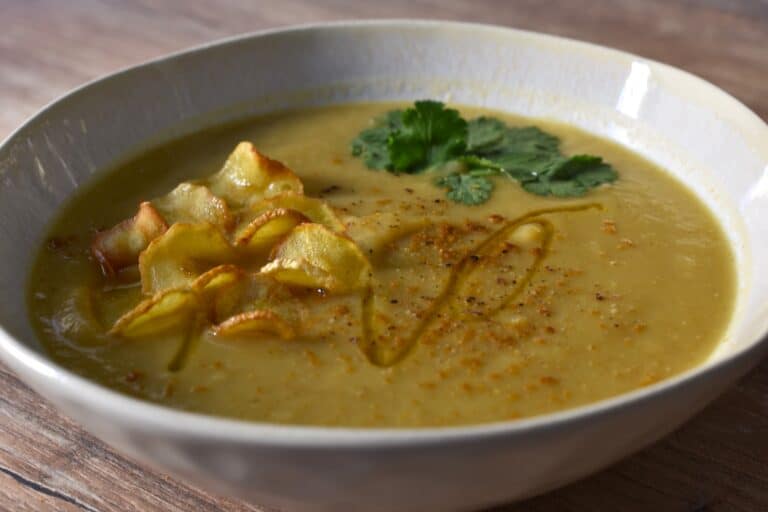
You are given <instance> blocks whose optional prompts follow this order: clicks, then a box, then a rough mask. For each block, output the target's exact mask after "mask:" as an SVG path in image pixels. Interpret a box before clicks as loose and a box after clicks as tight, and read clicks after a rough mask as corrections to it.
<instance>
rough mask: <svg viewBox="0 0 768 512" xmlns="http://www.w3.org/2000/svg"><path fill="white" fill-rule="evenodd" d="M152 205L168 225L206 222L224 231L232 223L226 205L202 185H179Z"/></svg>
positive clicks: (153, 201)
mask: <svg viewBox="0 0 768 512" xmlns="http://www.w3.org/2000/svg"><path fill="white" fill-rule="evenodd" d="M152 204H153V205H154V206H155V208H157V210H158V211H159V212H160V213H161V214H162V216H163V217H164V218H165V220H166V222H168V224H175V223H176V222H188V223H194V222H208V223H210V224H213V225H214V226H218V227H220V228H222V229H224V230H226V229H228V228H229V227H230V226H231V225H232V221H233V219H232V216H231V215H230V212H229V207H228V206H227V203H226V202H224V200H223V199H221V198H220V197H216V196H215V195H213V192H211V191H210V189H209V188H208V187H206V186H203V185H195V184H193V183H181V184H180V185H179V186H177V187H176V188H175V189H173V190H172V191H170V192H169V193H168V194H166V195H164V196H163V197H159V198H157V199H154V200H152Z"/></svg>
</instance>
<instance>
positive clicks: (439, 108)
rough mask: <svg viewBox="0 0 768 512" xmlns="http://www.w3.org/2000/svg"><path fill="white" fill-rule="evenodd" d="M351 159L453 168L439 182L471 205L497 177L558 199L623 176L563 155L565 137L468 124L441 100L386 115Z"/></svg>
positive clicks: (495, 122) (499, 124)
mask: <svg viewBox="0 0 768 512" xmlns="http://www.w3.org/2000/svg"><path fill="white" fill-rule="evenodd" d="M352 154H353V155H354V156H358V157H361V158H362V159H363V160H364V161H365V164H366V165H367V166H368V167H369V168H372V169H386V170H388V171H390V172H407V173H418V172H422V171H425V170H427V169H432V170H435V171H436V172H438V171H442V172H443V173H444V172H446V171H449V170H450V171H453V172H451V174H449V175H447V176H444V177H443V178H440V179H439V180H437V182H436V183H437V184H438V185H439V186H441V187H444V188H446V189H448V197H449V198H450V199H452V200H454V201H456V202H459V203H464V204H480V203H482V202H484V201H486V200H487V199H488V197H490V194H491V191H492V190H493V182H492V181H491V180H490V179H489V178H490V177H492V176H497V175H505V176H508V177H510V178H513V179H515V180H517V181H518V182H520V185H521V186H522V187H523V189H524V190H526V191H528V192H530V193H532V194H537V195H541V196H556V197H578V196H582V195H584V194H586V193H587V192H588V191H589V190H590V189H592V188H594V187H597V186H599V185H602V184H604V183H611V182H613V181H615V180H616V179H617V177H618V175H617V173H616V171H615V170H614V169H613V167H611V166H610V165H609V164H608V163H606V162H604V161H603V159H602V158H600V157H598V156H592V155H576V156H572V157H567V156H564V155H563V154H562V153H561V152H560V140H559V139H558V138H557V137H555V136H554V135H551V134H548V133H546V132H544V131H542V130H540V129H539V128H536V127H535V126H526V127H509V126H507V125H506V124H505V123H504V122H503V121H500V120H499V119H495V118H492V117H485V116H483V117H478V118H477V119H473V120H471V121H469V122H466V121H465V120H464V119H462V118H461V116H460V115H459V113H458V112H457V111H456V110H453V109H449V108H446V107H445V105H444V104H442V103H440V102H438V101H417V102H415V103H414V106H413V107H412V108H409V109H406V110H405V111H400V110H395V111H392V112H389V113H388V114H386V115H385V116H382V117H381V118H379V119H378V120H377V121H376V124H375V125H374V126H373V127H372V128H369V129H367V130H364V131H362V132H361V133H360V135H358V137H357V138H356V139H355V140H354V141H352ZM446 164H447V165H446Z"/></svg>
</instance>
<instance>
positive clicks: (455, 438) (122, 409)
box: [0, 18, 768, 449]
mask: <svg viewBox="0 0 768 512" xmlns="http://www.w3.org/2000/svg"><path fill="white" fill-rule="evenodd" d="M365 27H374V28H404V27H410V28H424V29H434V28H448V29H452V30H462V29H463V30H467V29H470V30H474V31H485V32H486V33H498V34H500V35H503V34H504V33H512V34H516V35H518V36H521V37H524V38H529V39H532V40H537V41H540V42H547V43H550V44H555V45H558V46H559V47H561V48H564V49H566V50H570V51H573V50H576V51H582V52H592V53H598V54H600V55H601V56H604V57H612V58H614V59H621V60H627V61H630V62H631V61H633V60H638V61H642V62H643V63H645V64H648V65H649V66H651V67H652V68H654V70H655V71H657V72H659V73H662V74H666V75H671V76H673V77H674V78H676V79H678V80H683V81H685V83H686V84H688V85H690V86H695V87H697V88H698V89H699V90H703V91H704V92H706V93H708V94H714V95H716V96H718V97H719V99H721V100H723V101H724V102H725V103H724V104H723V105H724V106H727V107H728V109H729V110H730V111H731V112H732V113H733V114H734V116H733V118H734V119H736V120H737V121H738V124H739V125H741V126H743V127H744V128H746V129H747V132H749V131H750V130H755V131H756V133H757V134H758V137H759V138H760V140H762V139H765V140H766V141H768V124H766V123H765V122H764V121H763V120H762V119H761V118H760V117H759V116H758V115H757V114H756V113H754V112H753V111H752V110H750V109H749V108H748V107H747V106H745V105H744V104H743V103H741V102H740V101H739V100H738V99H736V98H735V97H733V96H732V95H731V94H729V93H728V92H726V91H724V90H723V89H721V88H719V87H718V86H716V85H714V84H712V83H711V82H708V81H706V80H704V79H703V78H700V77H698V76H696V75H694V74H692V73H690V72H687V71H685V70H682V69H679V68H676V67H674V66H670V65H667V64H664V63H661V62H658V61H655V60H653V59H648V58H645V57H641V56H638V55H636V54H633V53H630V52H625V51H622V50H617V49H614V48H610V47H606V46H602V45H598V44H595V43H590V42H585V41H580V40H576V39H572V38H566V37H561V36H555V35H551V34H545V33H539V32H533V31H528V30H521V29H516V28H510V27H505V26H500V25H491V24H483V23H471V22H460V21H448V20H428V19H397V18H394V19H364V20H344V21H330V22H317V23H305V24H298V25H287V26H280V27H275V28H269V29H264V30H257V31H253V32H247V33H243V34H237V35H234V36H230V37H225V38H221V39H216V40H213V41H210V42H207V43H203V44H200V45H196V46H192V47H188V48H185V49H182V50H179V51H176V52H172V53H168V54H165V55H162V56H160V57H157V58H152V59H149V60H146V61H143V62H141V63H139V64H136V65H131V66H126V67H124V68H122V69H119V70H118V71H115V72H113V73H109V74H107V75H103V76H100V77H98V78H96V79H94V80H91V81H89V82H86V83H84V84H82V85H80V86H78V87H76V88H74V89H71V90H70V91H68V92H66V93H64V94H62V95H61V96H59V97H57V98H55V99H54V100H52V101H50V102H49V103H47V104H46V105H45V106H43V107H42V108H41V109H39V110H38V111H37V112H36V113H35V114H33V115H32V116H31V117H30V118H28V119H27V120H26V121H25V122H24V123H22V124H21V125H20V126H19V127H18V128H16V129H15V130H13V131H12V132H11V133H10V134H9V135H8V136H7V137H6V138H5V139H4V140H3V141H2V142H0V148H2V147H5V146H6V145H7V144H9V143H10V142H11V141H12V140H13V139H14V138H15V137H16V136H17V135H18V134H19V133H20V132H22V131H23V130H24V129H25V128H27V127H28V126H29V125H31V124H33V123H34V122H36V121H37V120H38V119H39V118H41V117H43V116H44V115H45V114H46V113H47V112H48V110H50V109H51V108H53V107H54V106H55V105H57V104H58V103H60V102H62V101H64V100H66V99H68V98H70V97H72V96H75V95H79V94H80V93H83V92H85V91H87V89H89V88H91V87H94V86H97V85H98V84H100V83H102V82H105V81H107V80H113V79H116V78H118V77H119V76H121V75H123V74H125V73H129V72H131V71H133V70H135V69H139V68H145V67H149V66H154V65H157V64H161V63H163V62H165V61H169V60H172V59H175V58H177V57H180V56H186V55H191V54H196V53H202V52H205V51H206V50H208V49H210V48H213V47H221V46H225V45H230V44H237V43H239V42H241V41H244V40H250V39H257V38H261V37H265V36H270V35H276V34H289V33H298V32H305V31H316V30H326V29H332V30H338V29H346V28H365ZM753 133H755V132H753ZM759 134H762V135H759ZM767 147H768V145H767ZM766 353H768V332H767V333H763V334H762V335H761V336H760V337H758V338H757V339H756V340H752V342H751V343H749V344H748V345H747V346H745V347H743V348H741V349H738V350H736V351H734V352H733V353H730V354H727V355H726V356H724V357H723V358H722V359H721V360H719V361H716V362H714V363H711V364H707V363H706V362H705V363H703V364H699V365H698V366H695V367H693V368H691V369H689V370H687V371H685V372H682V373H680V374H677V375H675V376H673V377H671V378H669V379H665V380H662V381H660V382H658V383H655V384H653V385H650V386H647V387H644V388H639V389H636V390H633V391H630V392H627V393H623V394H620V395H616V396H614V397H610V398H607V399H603V400H599V401H595V402H590V403H587V404H584V405H581V406H577V407H573V408H569V409H565V410H562V411H557V412H552V413H547V414H542V415H538V416H532V417H529V418H523V419H517V420H507V421H497V422H490V423H479V424H468V425H458V426H441V427H416V428H414V427H410V428H394V427H390V428H363V427H333V426H307V425H294V424H280V423H270V422H257V421H250V420H239V419H232V418H227V417H220V416H213V415H208V414H203V413H195V412H188V411H184V410H180V409H174V408H171V407H168V406H164V405H159V404H155V403H152V402H149V401H145V400H142V399H139V398H133V397H131V396H128V395H125V394H122V393H119V392H117V391H113V390H112V389H110V388H107V387H105V386H102V385H101V384H98V383H96V382H94V381H91V380H89V379H86V378H84V377H81V376H79V375H77V374H75V373H74V372H72V371H70V370H68V369H66V368H64V367H63V366H60V365H59V364H57V363H56V362H54V361H53V360H51V359H49V358H48V357H47V356H46V355H45V354H44V353H42V352H37V351H35V350H33V349H31V348H29V347H27V346H26V345H25V344H23V343H22V342H20V341H18V340H16V339H15V338H14V337H13V336H12V335H10V334H9V333H8V332H7V331H6V330H5V328H4V327H3V326H2V325H0V356H1V357H0V358H1V359H3V360H4V361H5V363H6V364H8V365H9V366H10V367H11V368H12V369H13V370H14V371H16V372H17V373H18V374H19V375H21V374H22V371H24V372H31V373H33V374H35V376H36V377H37V378H38V379H41V380H44V381H47V382H48V383H49V384H56V385H57V387H58V388H59V389H61V390H63V391H62V394H63V395H66V396H69V397H73V398H72V400H73V401H77V402H82V403H87V404H89V406H90V407H92V408H94V409H98V410H102V411H109V413H110V415H111V417H112V418H113V419H114V421H120V422H129V423H132V424H135V425H141V426H143V427H145V428H152V429H153V430H156V431H158V432H166V433H172V434H176V435H182V436H187V437H204V438H207V439H215V440H228V441H234V442H246V443H254V444H268V445H275V446H294V447H313V448H328V447H332V448H334V449H338V448H355V447H360V446H370V445H376V446H383V447H386V446H405V447H408V446H412V445H417V444H418V445H421V446H426V445H432V444H445V443H446V442H467V441H479V440H487V439H492V438H496V437H500V436H501V437H509V436H521V435H528V434H531V433H534V432H536V433H539V434H544V433H546V432H551V431H554V430H558V429H561V428H567V427H569V426H572V425H576V424H578V423H580V422H585V421H593V418H596V417H603V416H608V415H611V414H615V413H618V412H620V411H623V410H626V409H629V408H631V407H633V406H639V405H641V404H643V403H645V402H648V401H650V400H654V399H656V398H657V397H659V396H660V395H662V394H665V393H670V392H672V391H675V390H678V391H679V390H681V389H682V388H684V387H687V386H692V385H694V384H695V383H698V382H701V381H704V380H708V379H710V378H711V377H712V376H713V375H714V374H716V373H721V372H726V371H730V370H735V371H736V373H735V374H734V376H733V377H732V380H735V379H736V378H737V377H739V376H741V375H743V374H745V373H746V372H747V371H748V370H749V369H751V368H752V367H754V366H756V365H757V364H758V363H759V362H760V360H761V359H762V357H763V356H765V355H766ZM20 379H21V380H22V381H24V380H25V379H24V378H22V377H20ZM54 405H56V404H55V403H54Z"/></svg>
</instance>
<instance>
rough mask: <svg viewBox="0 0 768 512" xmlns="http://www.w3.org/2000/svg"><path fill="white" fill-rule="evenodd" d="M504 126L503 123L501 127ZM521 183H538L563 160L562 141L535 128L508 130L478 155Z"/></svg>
mask: <svg viewBox="0 0 768 512" xmlns="http://www.w3.org/2000/svg"><path fill="white" fill-rule="evenodd" d="M502 124H503V123H502ZM475 155H476V156H479V157H482V158H484V159H485V160H489V161H492V162H493V163H494V164H496V165H497V166H498V167H500V168H502V169H504V171H505V172H506V173H507V174H509V175H510V176H512V177H513V178H516V179H518V180H530V179H535V178H536V177H537V176H538V175H539V174H541V173H543V172H544V171H545V170H546V169H547V168H548V167H550V166H551V165H552V162H553V160H555V159H557V158H559V157H560V140H559V139H558V138H557V137H555V136H553V135H550V134H548V133H545V132H543V131H541V130H540V129H538V128H536V127H535V126H527V127H523V128H509V127H506V125H505V126H504V132H503V136H502V137H501V138H500V139H499V140H497V141H496V142H495V143H494V144H491V145H486V146H484V147H482V148H481V149H479V150H476V151H475Z"/></svg>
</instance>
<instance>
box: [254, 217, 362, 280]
mask: <svg viewBox="0 0 768 512" xmlns="http://www.w3.org/2000/svg"><path fill="white" fill-rule="evenodd" d="M272 256H273V261H271V262H270V263H268V264H266V265H265V266H264V267H262V269H261V273H262V274H264V275H270V276H272V277H273V278H274V279H275V280H277V281H279V282H281V283H286V284H291V285H297V286H306V287H312V288H323V289H325V290H328V291H330V292H338V293H345V292H350V291H354V290H359V289H362V288H365V287H366V286H367V285H368V283H369V281H370V275H371V266H370V263H369V262H368V260H367V259H366V258H365V256H364V255H363V253H362V252H360V249H359V248H358V247H357V245H355V243H354V242H353V241H352V240H350V239H349V238H346V237H345V236H343V235H340V234H338V233H334V232H333V231H331V230H330V229H328V228H326V227H325V226H322V225H320V224H302V225H300V226H297V227H296V228H294V229H293V231H291V233H290V234H289V235H288V236H287V237H286V238H285V240H283V241H282V242H281V243H280V245H278V246H277V247H276V248H275V250H274V253H273V255H272Z"/></svg>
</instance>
